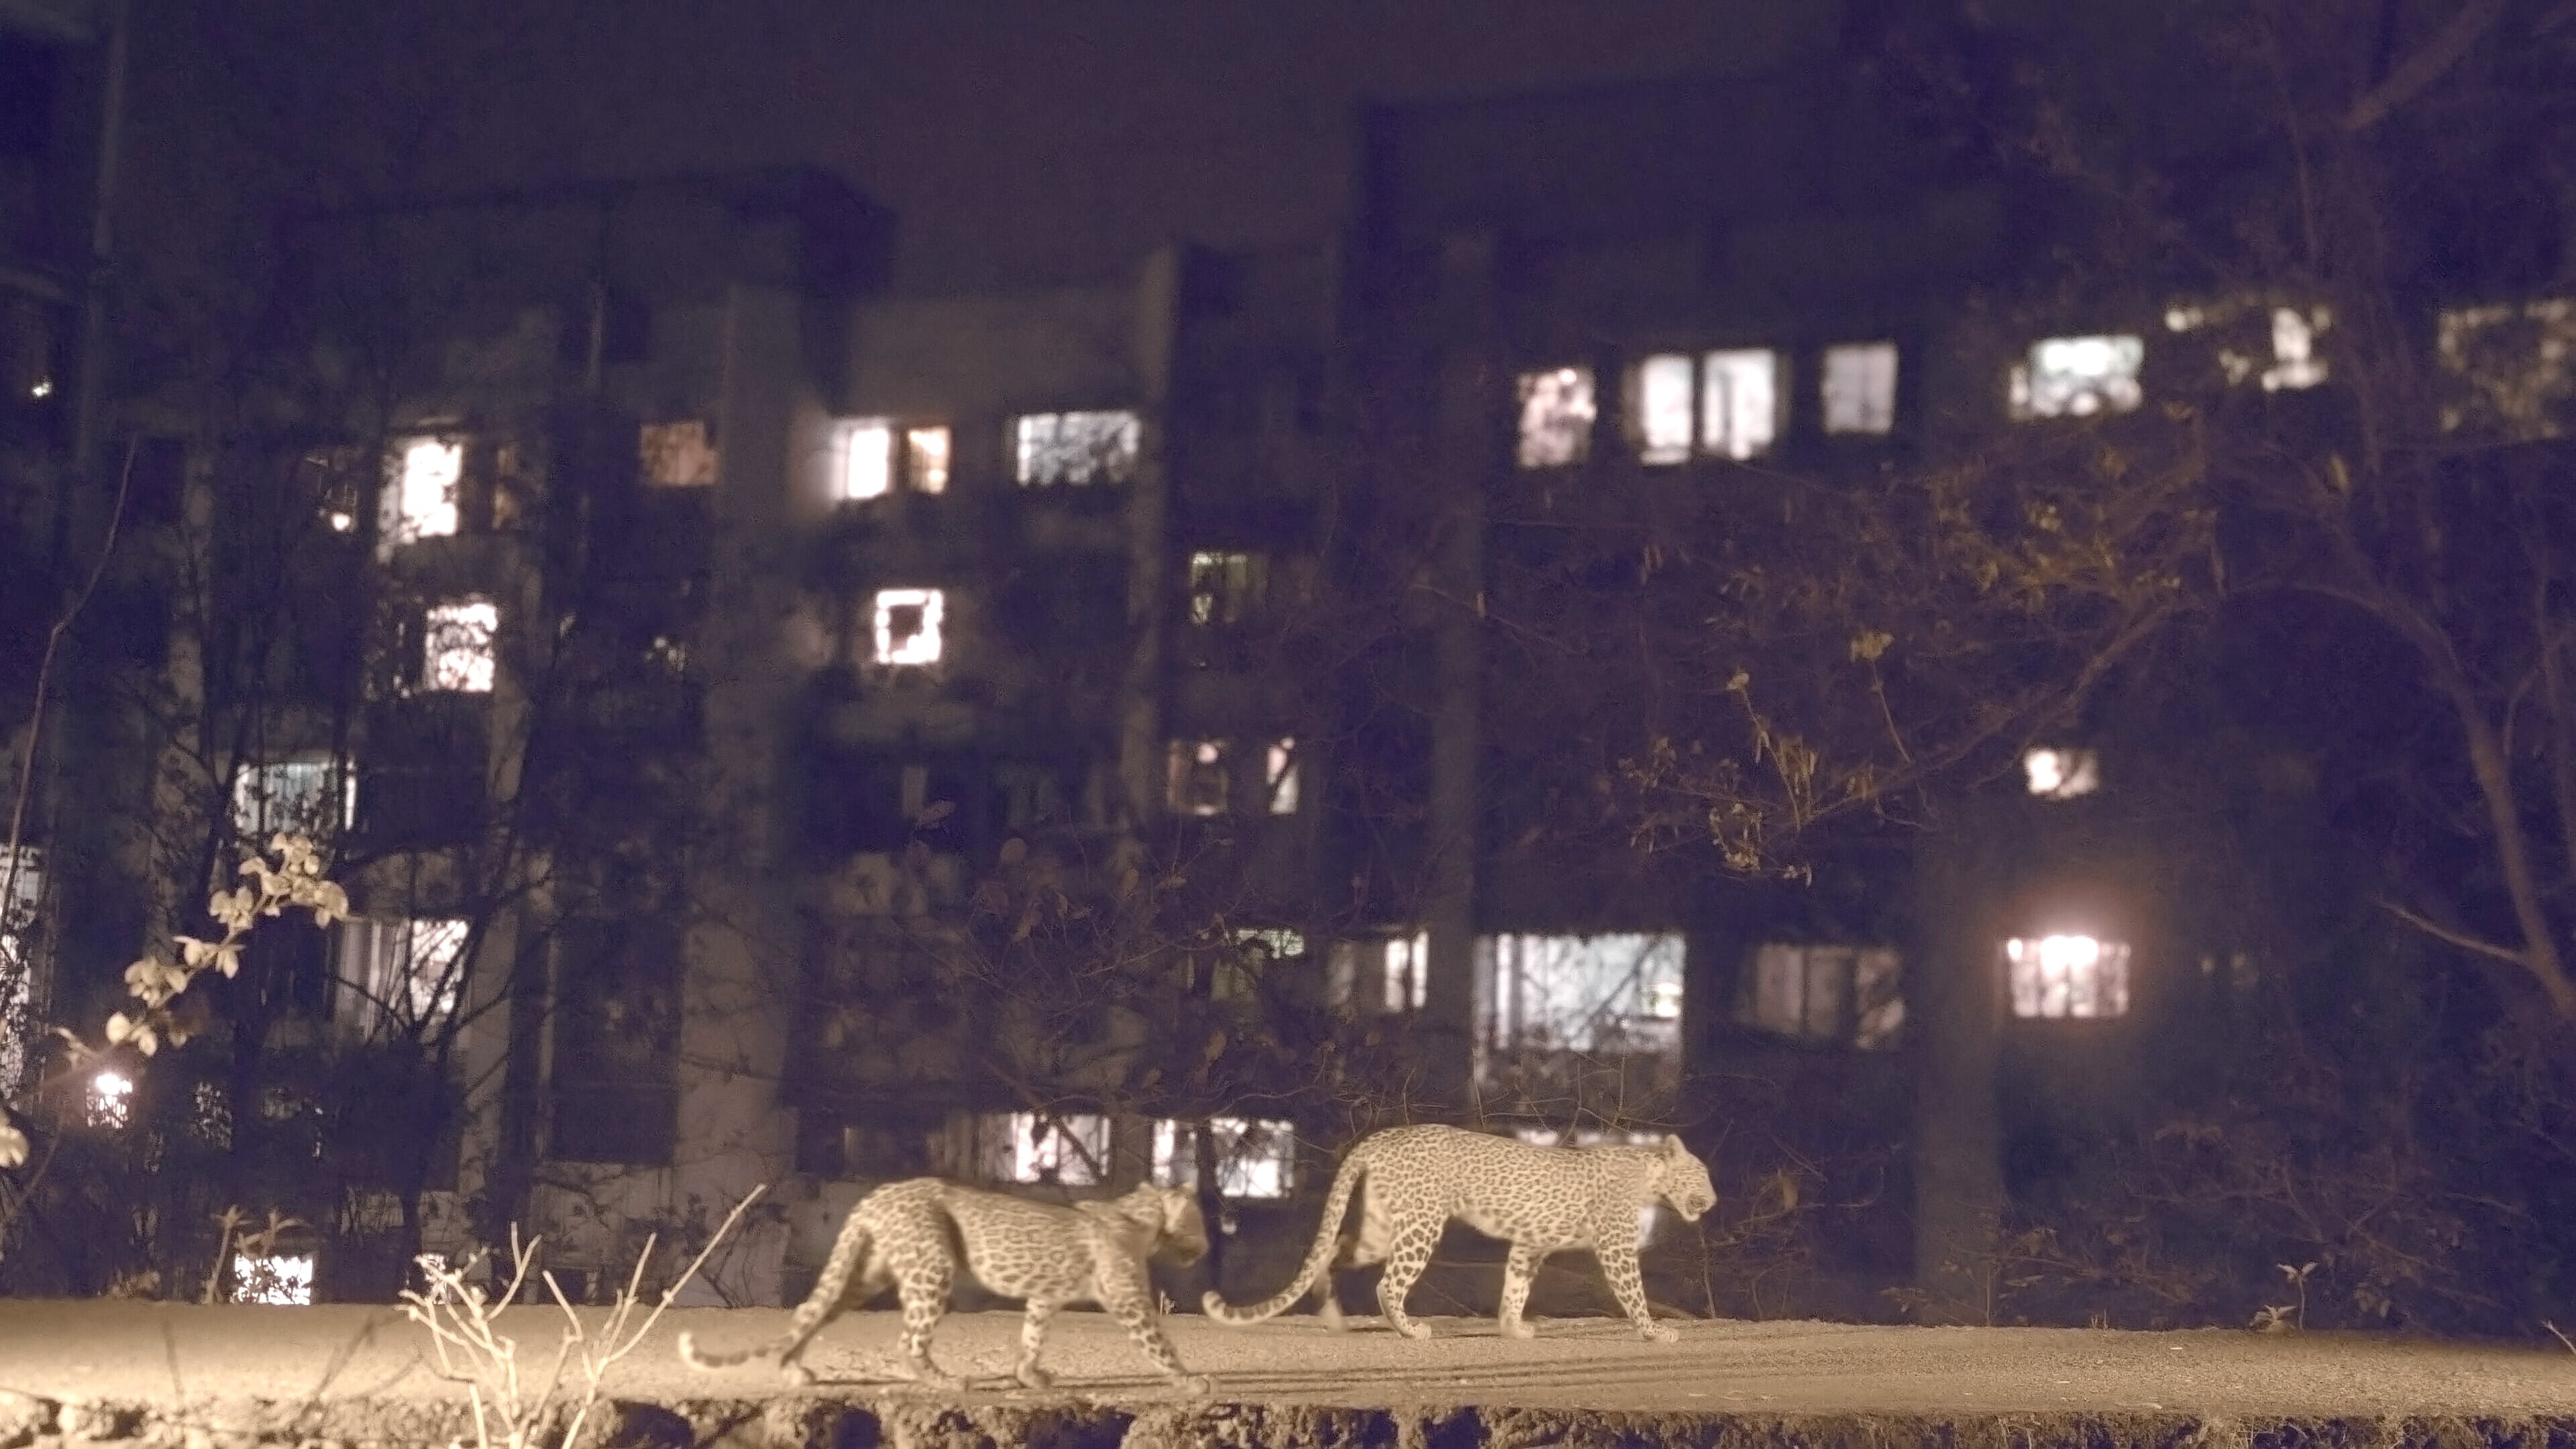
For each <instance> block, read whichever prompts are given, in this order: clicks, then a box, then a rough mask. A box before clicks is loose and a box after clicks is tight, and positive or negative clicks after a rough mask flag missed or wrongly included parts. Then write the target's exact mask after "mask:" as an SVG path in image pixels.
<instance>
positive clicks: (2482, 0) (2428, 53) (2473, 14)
mask: <svg viewBox="0 0 2576 1449" xmlns="http://www.w3.org/2000/svg"><path fill="white" fill-rule="evenodd" d="M2502 14H2504V0H2469V3H2468V4H2466V5H2463V6H2461V7H2460V12H2459V13H2458V14H2457V15H2454V16H2452V17H2451V22H2450V23H2449V24H2448V25H2445V26H2443V27H2442V28H2441V29H2440V30H2439V31H2436V32H2435V33H2434V35H2433V38H2432V39H2431V40H2428V41H2426V42H2425V43H2424V46H2423V48H2422V49H2420V50H2418V51H2416V52H2415V53H2414V54H2413V55H2410V56H2408V57H2406V59H2405V61H2404V62H2403V63H2401V64H2400V65H2398V66H2397V68H2396V69H2394V70H2392V71H2390V72H2389V73H2388V79H2386V80H2383V81H2381V82H2380V83H2379V84H2377V85H2375V86H2372V87H2371V88H2370V89H2369V90H2367V91H2364V92H2363V93H2362V95H2361V98H2360V99H2359V100H2356V101H2354V102H2353V103H2352V109H2351V110H2349V111H2347V112H2345V113H2344V118H2343V128H2344V129H2345V130H2347V131H2352V132H2361V131H2367V130H2369V129H2370V128H2371V127H2373V126H2375V125H2378V124H2379V123H2380V122H2381V121H2383V120H2386V119H2387V118H2388V116H2389V113H2390V112H2392V111H2395V110H2396V109H2397V108H2398V107H2399V106H2402V105H2404V104H2406V103H2407V102H2408V101H2411V100H2413V99H2414V98H2415V97H2416V95H2417V94H2418V93H2420V92H2421V91H2423V89H2424V88H2425V87H2426V86H2429V85H2431V84H2432V83H2433V82H2435V81H2437V80H2440V79H2441V78H2442V73H2443V72H2444V71H2447V70H2449V69H2450V68H2451V67H2452V66H2454V65H2457V64H2459V62H2460V57H2462V56H2464V55H2467V54H2468V53H2469V47H2471V46H2473V45H2476V44H2477V43H2478V40H2479V38H2480V37H2482V36H2484V35H2485V34H2486V33H2487V32H2488V31H2489V30H2492V29H2494V28H2495V23H2496V17H2498V16H2500V15H2502Z"/></svg>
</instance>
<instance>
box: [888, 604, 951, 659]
mask: <svg viewBox="0 0 2576 1449" xmlns="http://www.w3.org/2000/svg"><path fill="white" fill-rule="evenodd" d="M946 607H947V600H946V597H945V595H944V594H943V593H942V592H941V591H940V590H938V589H879V590H877V619H876V635H877V662H878V663H879V664H892V665H913V664H936V663H938V662H939V649H940V643H939V623H940V616H941V615H942V614H943V613H945V612H946Z"/></svg>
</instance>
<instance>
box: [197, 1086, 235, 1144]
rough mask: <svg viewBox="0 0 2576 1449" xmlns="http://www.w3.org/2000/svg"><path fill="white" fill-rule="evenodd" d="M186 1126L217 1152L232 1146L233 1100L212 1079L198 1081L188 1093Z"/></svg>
mask: <svg viewBox="0 0 2576 1449" xmlns="http://www.w3.org/2000/svg"><path fill="white" fill-rule="evenodd" d="M189 1096H190V1098H191V1103H190V1106H191V1110H190V1112H189V1113H188V1126H189V1128H190V1130H192V1131H194V1132H195V1133H196V1134H197V1139H198V1140H199V1141H201V1142H203V1143H205V1144H206V1145H207V1146H209V1147H212V1148H214V1149H215V1150H217V1151H219V1152H230V1151H231V1150H232V1146H233V1099H232V1098H231V1096H229V1095H228V1094H226V1093H225V1091H224V1089H223V1088H222V1087H219V1086H217V1085H215V1084H214V1083H213V1082H199V1083H198V1084H197V1086H196V1090H195V1091H193V1092H191V1093H190V1094H189Z"/></svg>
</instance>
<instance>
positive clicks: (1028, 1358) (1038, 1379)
mask: <svg viewBox="0 0 2576 1449" xmlns="http://www.w3.org/2000/svg"><path fill="white" fill-rule="evenodd" d="M1062 1306H1063V1305H1062V1304H1059V1303H1057V1302H1056V1301H1055V1300H1053V1299H1051V1298H1032V1299H1030V1300H1029V1307H1028V1312H1027V1313H1026V1314H1025V1315H1024V1316H1022V1317H1021V1319H1020V1362H1019V1366H1018V1367H1016V1368H1014V1369H1012V1370H1011V1376H1012V1377H1013V1378H1016V1379H1018V1380H1019V1381H1020V1382H1021V1383H1022V1384H1025V1385H1027V1386H1028V1387H1030V1388H1033V1389H1043V1388H1047V1387H1050V1386H1051V1385H1053V1384H1054V1383H1055V1375H1053V1374H1051V1373H1048V1372H1047V1371H1046V1370H1045V1369H1042V1368H1039V1367H1038V1352H1039V1350H1041V1349H1043V1348H1045V1347H1046V1331H1047V1320H1049V1319H1051V1318H1053V1317H1055V1311H1056V1309H1058V1308H1060V1307H1062Z"/></svg>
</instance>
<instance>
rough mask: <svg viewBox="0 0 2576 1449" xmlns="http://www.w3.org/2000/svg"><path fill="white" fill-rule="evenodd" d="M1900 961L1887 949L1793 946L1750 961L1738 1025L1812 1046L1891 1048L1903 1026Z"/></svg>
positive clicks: (1771, 948)
mask: <svg viewBox="0 0 2576 1449" xmlns="http://www.w3.org/2000/svg"><path fill="white" fill-rule="evenodd" d="M1898 985H1899V982H1898V972H1897V955H1896V953H1895V952H1894V951H1891V950H1887V949H1886V948H1884V947H1854V946H1791V945H1782V944H1778V943H1773V944H1770V945H1765V946H1763V947H1762V948H1761V949H1760V950H1758V951H1756V952H1754V953H1753V970H1752V972H1751V974H1750V975H1749V977H1748V978H1747V979H1746V981H1745V983H1744V995H1743V998H1742V1000H1741V1001H1740V1002H1739V1003H1738V1004H1737V1007H1736V1013H1735V1015H1736V1020H1738V1021H1741V1022H1743V1023H1744V1024H1745V1025H1747V1026H1753V1027H1759V1028H1760V1029H1762V1030H1764V1031H1771V1032H1778V1033H1779V1034H1780V1035H1782V1036H1792V1037H1799V1038H1803V1039H1805V1040H1808V1041H1829V1042H1850V1043H1851V1044H1852V1045H1854V1046H1857V1047H1860V1048H1863V1049H1864V1050H1875V1049H1877V1048H1879V1047H1886V1046H1893V1045H1894V1044H1895V1042H1896V1035H1897V1032H1898V1030H1899V1029H1900V1028H1901V1027H1903V1026H1904V1024H1905V1000H1904V998H1903V997H1902V996H1900V995H1899V994H1898Z"/></svg>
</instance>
